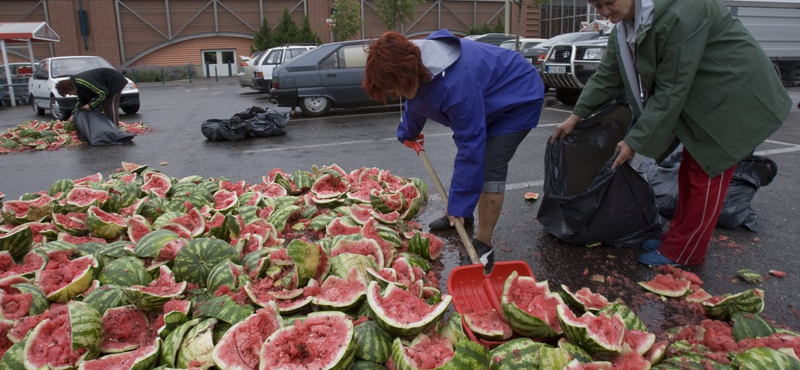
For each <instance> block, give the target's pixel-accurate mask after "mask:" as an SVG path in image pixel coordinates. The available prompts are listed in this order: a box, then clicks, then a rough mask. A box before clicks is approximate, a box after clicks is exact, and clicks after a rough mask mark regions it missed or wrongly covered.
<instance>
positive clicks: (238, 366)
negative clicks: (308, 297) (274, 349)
mask: <svg viewBox="0 0 800 370" xmlns="http://www.w3.org/2000/svg"><path fill="white" fill-rule="evenodd" d="M281 320H282V319H281V316H280V314H279V313H278V306H276V305H275V304H274V303H271V304H269V305H267V306H266V307H264V308H262V309H260V310H258V311H256V312H255V313H254V314H252V315H250V317H248V318H246V319H245V320H243V321H241V322H239V323H238V324H236V325H234V326H233V327H231V328H230V329H228V331H227V332H225V335H224V336H223V337H222V338H221V339H220V340H219V343H217V345H216V346H215V347H214V351H213V352H211V359H212V360H213V361H214V364H216V365H217V367H218V368H220V369H226V370H254V369H258V364H259V352H260V351H261V345H262V344H263V343H264V341H265V340H266V339H267V338H268V337H269V336H270V335H272V333H274V332H275V331H276V330H278V329H279V328H280V327H281V322H282V321H281Z"/></svg>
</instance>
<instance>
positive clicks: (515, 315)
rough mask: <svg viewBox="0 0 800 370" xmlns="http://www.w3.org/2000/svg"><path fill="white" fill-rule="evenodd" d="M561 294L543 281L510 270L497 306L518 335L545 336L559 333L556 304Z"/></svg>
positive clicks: (542, 337) (545, 337)
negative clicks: (553, 291) (554, 291)
mask: <svg viewBox="0 0 800 370" xmlns="http://www.w3.org/2000/svg"><path fill="white" fill-rule="evenodd" d="M562 304H564V302H563V301H562V300H561V296H559V295H558V294H555V293H551V292H550V287H549V285H548V284H547V281H542V282H538V283H537V282H536V280H534V279H533V278H532V277H530V276H519V274H517V272H516V271H514V272H512V273H511V274H510V275H509V276H508V278H507V279H506V282H505V284H504V285H503V296H502V299H501V304H500V307H501V308H502V311H503V312H502V314H503V317H504V318H505V319H506V322H508V324H509V325H511V327H512V328H513V329H514V331H515V332H517V333H518V334H520V335H522V336H526V337H531V338H536V339H547V338H553V337H556V336H558V335H560V334H561V332H562V330H561V326H560V325H559V322H558V314H557V312H556V308H557V307H558V306H559V305H562Z"/></svg>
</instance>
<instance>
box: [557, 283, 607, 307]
mask: <svg viewBox="0 0 800 370" xmlns="http://www.w3.org/2000/svg"><path fill="white" fill-rule="evenodd" d="M590 293H591V291H590ZM561 297H562V298H564V303H566V304H568V305H570V306H572V307H575V308H577V309H578V310H580V312H586V311H589V312H592V313H597V312H598V311H600V310H601V309H602V307H586V304H585V303H584V302H583V300H581V298H580V297H579V296H578V295H577V292H574V293H573V292H572V290H570V289H569V287H568V286H566V285H564V284H561Z"/></svg>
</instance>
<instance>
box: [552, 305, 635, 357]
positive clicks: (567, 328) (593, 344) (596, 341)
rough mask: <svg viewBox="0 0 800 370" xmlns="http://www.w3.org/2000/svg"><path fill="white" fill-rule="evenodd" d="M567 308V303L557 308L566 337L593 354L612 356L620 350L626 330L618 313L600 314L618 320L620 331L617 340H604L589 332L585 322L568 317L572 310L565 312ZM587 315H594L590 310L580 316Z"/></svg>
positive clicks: (559, 320)
mask: <svg viewBox="0 0 800 370" xmlns="http://www.w3.org/2000/svg"><path fill="white" fill-rule="evenodd" d="M568 310H569V307H567V305H559V306H558V308H557V311H558V322H559V323H560V324H561V329H562V330H564V335H566V336H567V338H569V339H570V340H571V341H573V342H575V344H577V345H578V346H580V347H581V348H583V349H584V350H586V351H587V352H589V353H590V354H592V355H595V356H612V355H615V354H619V353H620V352H622V343H623V339H624V337H625V330H626V329H625V323H624V322H623V321H622V317H620V316H619V315H614V316H611V317H607V316H605V315H604V314H601V315H603V316H604V317H607V318H608V319H609V320H612V321H614V320H616V321H618V322H619V330H620V333H619V335H618V340H616V341H614V342H609V341H607V340H606V338H603V337H601V336H600V335H598V334H597V333H593V332H591V331H590V330H589V328H588V326H587V325H586V324H584V323H582V322H580V321H573V320H572V319H571V318H570V317H569V315H573V314H572V312H567V311H568ZM587 315H589V316H590V317H595V315H594V314H592V313H591V312H586V313H584V314H583V316H582V317H586V316H587Z"/></svg>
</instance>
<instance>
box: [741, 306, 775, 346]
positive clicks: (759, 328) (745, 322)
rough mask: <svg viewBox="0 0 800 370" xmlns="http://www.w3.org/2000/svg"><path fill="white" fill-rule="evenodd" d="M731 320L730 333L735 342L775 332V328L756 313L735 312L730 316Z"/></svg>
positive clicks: (766, 335)
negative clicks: (731, 327)
mask: <svg viewBox="0 0 800 370" xmlns="http://www.w3.org/2000/svg"><path fill="white" fill-rule="evenodd" d="M731 320H732V321H733V329H732V330H731V334H732V335H733V339H735V340H736V341H737V342H738V341H740V340H742V339H752V338H761V337H768V336H770V335H772V334H775V328H773V327H772V325H770V324H769V323H768V322H767V321H766V320H764V319H762V318H761V316H758V315H756V314H750V313H742V312H737V313H735V314H733V315H732V316H731Z"/></svg>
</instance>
